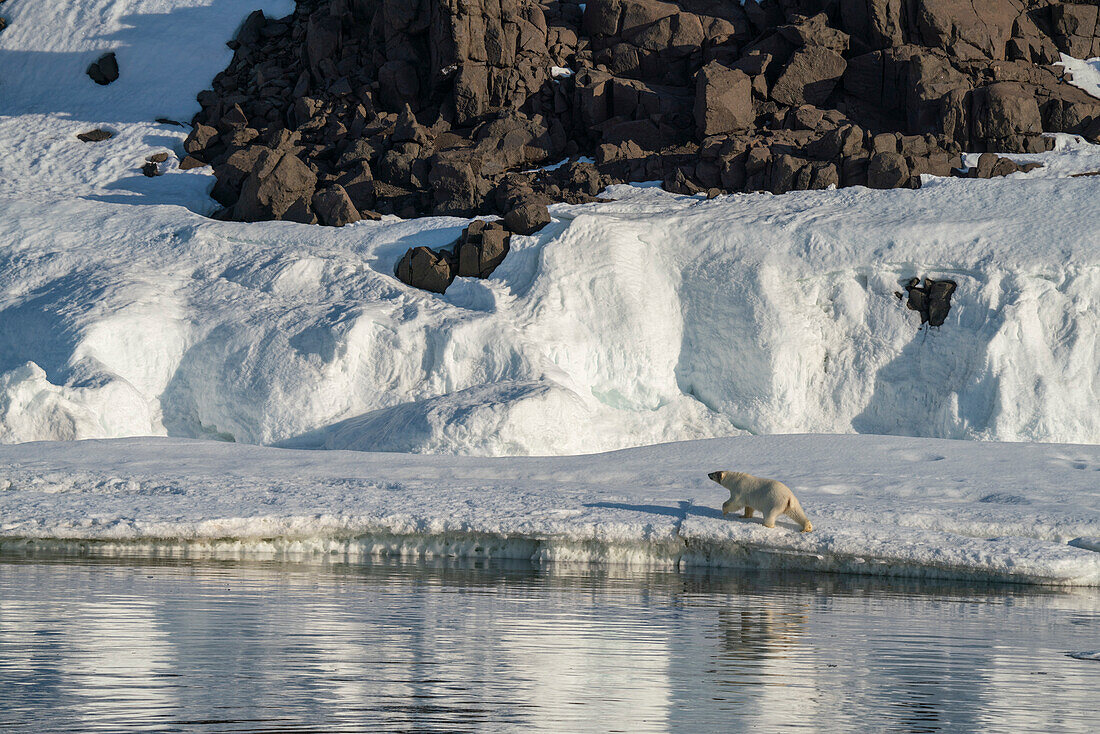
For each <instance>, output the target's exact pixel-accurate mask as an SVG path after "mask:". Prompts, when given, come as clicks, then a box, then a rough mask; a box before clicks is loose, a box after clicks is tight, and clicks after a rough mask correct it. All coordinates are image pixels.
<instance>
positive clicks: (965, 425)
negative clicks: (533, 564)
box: [0, 0, 1100, 584]
mask: <svg viewBox="0 0 1100 734" xmlns="http://www.w3.org/2000/svg"><path fill="white" fill-rule="evenodd" d="M257 7H261V8H263V9H264V10H265V11H266V12H268V14H269V15H272V16H279V15H282V14H285V13H287V12H289V11H290V10H291V9H292V7H293V5H292V3H291V2H290V0H265V1H263V2H261V1H260V0H218V1H217V2H213V0H89V2H83V3H76V4H74V3H62V2H56V1H54V0H50V1H49V2H47V1H45V0H43V1H42V2H36V3H29V2H15V1H12V2H8V3H6V4H5V5H4V14H5V16H6V17H7V18H8V19H9V21H10V26H9V27H8V28H7V29H6V30H5V31H3V32H2V33H0V57H2V58H3V59H4V75H3V78H2V79H0V95H2V97H3V100H4V104H3V108H2V110H0V149H2V150H3V151H4V154H3V155H2V156H0V182H2V183H3V186H0V443H4V444H20V445H12V446H0V463H3V464H4V466H3V470H2V472H0V538H2V540H0V550H3V551H5V552H6V551H20V550H23V551H25V550H27V548H28V547H29V546H28V541H29V540H30V539H34V541H35V543H34V546H35V547H40V546H41V545H42V544H43V543H45V544H46V545H47V546H51V544H52V547H58V548H63V547H70V545H67V544H73V545H72V546H71V547H85V546H87V545H88V543H93V546H94V550H96V552H114V551H112V550H111V549H114V550H117V551H118V552H128V551H131V550H134V549H136V548H145V549H146V550H150V552H166V553H167V552H171V553H198V552H217V553H234V552H241V553H245V552H247V553H250V554H252V553H264V552H266V553H280V554H287V553H305V554H311V553H317V552H322V551H324V552H330V551H331V552H335V553H337V554H344V555H350V556H355V555H358V554H364V553H374V552H395V553H403V554H407V555H414V556H424V555H431V554H438V553H444V554H449V555H473V556H479V555H482V556H483V555H488V556H506V557H524V558H535V559H542V560H554V561H562V560H570V559H572V560H584V561H610V560H616V561H623V562H629V563H638V564H646V565H664V566H680V565H685V564H705V565H735V566H754V567H770V566H779V567H794V568H803V569H816V570H829V571H855V572H865V573H879V574H890V575H928V576H948V577H963V578H983V579H999V580H1010V581H1022V582H1041V583H1054V584H1096V583H1100V582H1098V581H1097V579H1098V578H1100V570H1098V564H1100V560H1098V559H1100V553H1097V552H1095V551H1096V549H1097V547H1100V527H1098V518H1100V513H1098V512H1097V510H1098V509H1100V507H1098V506H1097V498H1096V492H1097V487H1098V485H1100V482H1098V481H1097V480H1098V478H1100V475H1098V474H1097V473H1096V470H1097V467H1100V458H1098V454H1097V448H1096V447H1095V446H1089V445H1086V444H1098V443H1100V411H1098V410H1097V409H1096V406H1097V405H1100V370H1098V369H1097V365H1098V364H1100V309H1098V308H1097V306H1098V301H1097V297H1098V294H1100V228H1097V227H1096V226H1095V224H1096V222H1097V221H1100V196H1098V193H1100V177H1097V176H1084V177H1077V176H1075V174H1079V173H1091V172H1095V171H1100V147H1098V146H1094V145H1090V144H1088V143H1087V142H1085V141H1084V140H1082V139H1081V138H1077V137H1074V136H1066V135H1062V136H1057V141H1056V142H1057V144H1056V149H1055V150H1054V151H1051V152H1049V153H1043V154H1037V155H1030V156H1027V155H1020V156H1016V155H1014V156H1012V157H1013V158H1014V159H1016V160H1037V161H1040V162H1042V163H1043V164H1044V167H1043V168H1040V169H1037V170H1035V171H1031V172H1029V173H1026V174H1016V175H1013V176H1011V177H1008V178H1005V179H996V180H990V181H977V180H959V179H934V178H930V177H929V178H926V179H925V182H924V183H925V185H924V187H923V188H922V189H921V190H919V191H910V190H899V191H871V190H868V189H863V188H849V189H843V190H839V191H824V192H799V193H793V194H788V195H784V196H772V195H770V194H744V195H734V196H722V197H718V198H716V199H712V200H706V199H705V198H702V197H693V196H678V195H674V194H669V193H667V192H664V191H661V190H660V189H659V188H655V187H652V186H646V185H634V186H616V187H612V188H611V189H609V190H608V191H607V192H605V193H604V196H605V197H606V198H608V199H613V201H607V202H602V203H593V204H587V205H582V206H570V205H562V204H559V205H555V206H554V207H552V209H551V213H552V216H553V222H552V223H551V224H550V225H548V226H547V227H546V228H544V229H543V230H542V231H541V232H539V233H537V234H535V235H533V236H529V237H519V236H517V237H515V238H513V240H512V250H511V252H510V254H509V256H508V258H507V259H506V260H505V262H504V264H503V265H502V266H501V267H500V268H498V270H497V271H496V272H495V273H494V274H493V277H492V278H490V279H488V280H468V279H459V280H458V281H456V282H455V283H454V285H452V286H451V288H450V289H449V290H448V291H447V294H446V295H445V296H437V295H435V294H431V293H426V292H423V291H419V290H416V289H411V288H408V287H406V286H404V285H403V284H401V283H400V282H398V281H397V280H396V279H395V278H394V277H393V275H392V270H393V264H394V262H395V261H396V260H397V259H398V258H399V257H400V256H401V254H402V253H403V252H404V251H405V250H406V249H407V248H408V247H410V246H413V245H427V246H430V247H442V246H446V245H448V244H449V243H450V242H452V241H453V240H454V239H455V238H456V237H457V236H458V234H459V233H460V231H461V229H462V227H463V226H465V224H466V220H463V219H456V218H424V219H418V220H410V221H402V220H399V219H397V218H395V217H387V218H385V219H384V220H383V221H380V222H370V221H364V222H360V223H357V224H355V225H352V226H347V227H343V228H340V229H334V228H324V227H316V226H305V225H297V224H293V223H285V222H270V223H259V224H241V223H233V222H219V221H214V220H211V219H208V218H206V217H205V216H204V215H205V214H208V213H210V212H211V211H212V210H213V209H214V208H215V204H214V203H213V202H212V200H211V199H209V197H208V196H207V192H208V190H209V188H210V186H211V184H212V181H213V179H212V176H211V174H210V172H209V170H208V169H195V170H192V171H187V172H182V171H179V170H178V168H176V166H175V164H174V162H175V161H176V160H178V158H179V157H180V156H181V155H182V147H181V146H182V141H183V138H184V137H185V135H186V129H185V128H181V127H179V126H175V125H171V124H162V123H156V122H155V121H154V120H155V118H158V117H162V118H170V119H176V120H181V121H184V122H186V121H188V120H189V119H190V117H191V115H192V114H193V113H194V112H195V111H197V109H198V106H197V103H196V102H195V95H196V93H197V92H198V91H200V90H201V89H203V88H204V87H206V86H208V84H209V81H210V79H211V78H212V77H213V75H214V74H215V73H216V72H217V71H219V70H220V69H222V68H224V67H225V65H226V63H227V62H228V60H229V58H230V56H231V54H230V51H229V50H228V49H227V48H226V47H225V46H224V42H225V41H226V40H228V39H229V38H231V37H232V35H233V33H234V31H235V29H236V27H237V26H238V25H239V23H240V22H241V20H242V19H243V18H244V17H245V16H246V15H247V14H248V13H249V12H250V11H252V10H253V9H255V8H257ZM107 50H114V51H115V52H116V53H117V55H118V60H119V65H120V78H119V80H118V81H117V82H115V83H113V84H111V85H109V86H107V87H100V86H97V85H95V84H94V83H92V82H91V80H90V79H88V77H87V76H86V75H85V73H84V69H85V68H86V67H87V65H88V64H89V63H90V62H91V61H94V60H95V59H96V58H98V56H99V55H100V54H102V53H103V52H105V51H107ZM1081 63H1085V62H1081ZM1090 63H1091V62H1090ZM1090 68H1094V67H1090ZM1086 78H1087V75H1085V74H1081V73H1077V74H1075V81H1076V82H1077V83H1083V80H1085V79H1086ZM93 127H104V128H107V129H109V130H112V131H113V132H115V136H114V137H113V138H111V139H110V140H108V141H105V142H101V143H94V144H87V143H82V142H80V141H78V140H77V139H76V138H75V135H76V134H77V133H79V132H82V131H85V130H88V129H90V128H93ZM161 150H166V151H170V152H171V154H172V157H171V158H170V162H169V164H168V165H167V167H166V168H167V172H166V174H165V175H164V176H160V177H157V178H146V177H144V176H142V175H141V174H140V172H139V168H140V165H141V164H142V162H143V161H144V159H145V157H146V156H147V155H149V154H151V153H154V152H158V151H161ZM916 276H928V277H933V278H951V279H953V280H955V281H956V282H957V283H958V290H957V291H956V293H955V296H954V299H953V308H952V310H951V313H950V315H949V317H948V319H947V322H946V323H945V324H944V325H943V327H942V328H939V329H933V330H927V329H925V330H921V329H918V326H919V319H918V317H917V315H916V314H915V313H914V312H911V311H908V310H906V308H905V307H904V304H903V302H902V301H900V300H899V299H898V298H896V297H895V296H894V293H895V292H897V291H901V290H902V285H903V284H904V283H905V282H906V281H907V280H908V279H909V278H911V277H916ZM749 434H864V435H832V436H829V435H818V436H803V435H791V436H782V435H773V436H751V435H749ZM871 434H893V435H894V437H881V436H876V435H871ZM136 436H144V437H146V438H130V439H127V438H125V437H136ZM156 436H159V437H164V438H159V439H158V438H148V437H156ZM715 437H726V438H718V439H715ZM906 437H910V438H906ZM921 437H925V438H921ZM73 439H113V440H110V441H92V442H78V443H23V442H40V441H47V442H48V441H71V440H73ZM190 439H206V440H201V441H195V440H190ZM702 439H714V440H710V441H707V440H702ZM937 439H969V441H964V442H961V441H943V440H937ZM975 440H979V441H982V442H986V443H979V442H976V441H975ZM673 441H690V443H679V444H670V443H669V442H673ZM1008 441H1026V442H1047V443H1046V444H1043V445H1038V444H1024V443H999V442H1008ZM226 442H237V443H236V444H230V443H226ZM246 444H257V445H246ZM260 444H262V445H266V446H267V447H265V446H260ZM647 444H658V445H655V446H652V447H650V448H637V449H631V450H628V451H625V452H622V453H611V454H607V453H599V452H607V451H613V450H616V449H626V448H628V447H637V446H644V445H647ZM1074 444H1080V445H1074ZM272 446H278V447H284V448H271V447H272ZM305 448H310V449H314V448H324V449H330V450H331V451H329V452H324V453H321V452H316V451H301V450H298V449H305ZM342 450H354V451H356V452H360V453H351V452H344V451H342ZM382 451H385V452H407V453H406V455H401V454H395V453H389V454H383V453H377V452H382ZM371 452H374V453H371ZM410 453H412V454H451V455H459V456H457V457H455V456H438V455H437V456H413V455H407V454H410ZM572 454H589V456H572V457H567V456H562V457H561V458H513V459H508V460H500V459H493V458H487V457H492V456H524V455H527V456H531V455H542V456H549V455H572ZM461 455H469V456H461ZM936 457H942V458H936ZM723 465H726V466H725V468H736V469H741V470H746V471H751V472H752V473H756V474H761V475H765V476H776V477H777V478H783V479H785V480H786V481H788V483H789V484H791V486H792V487H794V488H795V491H796V493H797V494H798V495H799V497H800V499H801V500H802V503H803V505H804V506H805V507H806V509H807V511H808V512H809V514H810V516H811V518H812V519H813V521H814V526H815V528H816V530H815V532H814V533H812V534H810V535H799V534H797V533H793V532H788V531H789V530H790V528H787V529H786V530H782V531H775V532H772V531H766V530H764V529H763V528H761V527H759V525H757V524H754V523H746V522H739V521H730V520H727V519H723V518H721V517H720V516H719V514H718V512H717V510H716V509H715V508H717V507H719V506H720V504H721V501H722V499H724V498H722V497H720V496H719V493H720V490H719V489H718V488H717V487H716V485H715V486H714V487H712V486H709V483H708V482H707V480H706V478H705V474H706V471H709V470H713V469H716V468H723Z"/></svg>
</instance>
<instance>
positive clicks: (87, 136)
mask: <svg viewBox="0 0 1100 734" xmlns="http://www.w3.org/2000/svg"><path fill="white" fill-rule="evenodd" d="M113 135H114V133H113V132H111V131H110V130H104V129H103V128H96V129H94V130H86V131H84V132H82V133H79V134H78V135H77V136H76V137H77V140H80V141H83V142H85V143H99V142H102V141H104V140H108V139H110V138H111V137H112V136H113Z"/></svg>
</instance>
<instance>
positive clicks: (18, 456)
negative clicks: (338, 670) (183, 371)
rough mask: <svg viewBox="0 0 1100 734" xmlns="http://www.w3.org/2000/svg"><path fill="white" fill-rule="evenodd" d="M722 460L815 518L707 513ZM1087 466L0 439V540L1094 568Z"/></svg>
mask: <svg viewBox="0 0 1100 734" xmlns="http://www.w3.org/2000/svg"><path fill="white" fill-rule="evenodd" d="M723 468H727V469H738V470H745V471H750V472H752V473H754V474H757V475H760V476H767V477H776V478H780V479H783V480H785V481H786V482H787V483H788V484H789V485H790V486H791V488H792V489H793V490H794V492H795V494H796V495H797V496H798V498H799V500H800V501H801V503H802V506H803V507H804V508H805V509H806V512H807V513H808V514H809V516H810V518H811V520H812V521H813V525H814V531H813V532H811V533H799V532H798V527H797V526H796V525H795V524H794V523H793V522H791V521H789V520H787V519H786V518H780V520H779V522H778V524H777V526H776V528H774V529H767V528H764V527H763V526H762V525H761V518H760V517H759V514H758V516H757V517H756V518H754V519H752V520H744V519H741V518H723V517H722V515H721V511H720V509H719V508H720V507H721V505H722V502H723V501H724V500H726V499H727V498H728V497H729V493H728V492H726V491H725V490H723V489H722V488H721V487H720V486H719V485H717V484H715V483H713V482H711V481H710V480H709V479H707V476H706V473H707V472H708V471H713V470H715V469H723ZM1098 477H1100V448H1098V447H1095V446H1055V445H1049V444H999V443H992V442H975V441H944V440H935V439H912V438H902V437H891V436H741V437H734V438H726V439H714V440H708V441H694V442H690V443H681V444H668V445H661V446H651V447H646V448H640V449H629V450H625V451H619V452H614V453H609V454H597V455H588V456H579V457H548V458H534V457H513V458H506V459H505V458H475V457H450V456H409V455H405V456H400V455H396V454H376V453H357V452H317V451H291V450H287V449H272V448H263V447H256V446H234V445H230V444H218V443H212V442H209V441H202V442H200V441H186V440H180V439H150V438H145V439H120V440H114V441H82V442H66V443H60V444H48V443H47V444H23V445H20V446H0V553H34V552H40V551H42V550H49V551H55V552H56V551H58V550H61V551H70V552H73V551H75V552H82V553H91V554H93V555H111V554H123V553H143V554H150V553H152V554H158V553H163V554H171V555H185V556H187V555H195V556H198V555H216V556H221V557H231V558H232V557H243V556H247V557H278V558H285V559H288V560H289V559H304V560H310V559H313V560H318V559H325V558H331V559H333V560H337V561H346V560H354V559H355V558H357V557H361V556H363V555H366V554H378V553H385V554H397V555H401V556H404V557H410V558H425V557H437V556H463V557H474V558H524V559H532V560H536V561H549V562H568V561H580V562H593V561H594V562H619V563H628V564H632V565H642V566H658V567H664V568H675V567H680V566H685V565H708V566H732V567H762V568H795V569H808V570H826V571H846V572H857V573H869V574H880V575H890V576H925V577H936V578H971V579H982V580H999V581H1015V582H1022V583H1047V584H1061V585H1093V586H1095V585H1100V552H1097V551H1098V550H1100V482H1098V481H1097V478H1098ZM1090 547H1091V548H1092V549H1091V550H1090Z"/></svg>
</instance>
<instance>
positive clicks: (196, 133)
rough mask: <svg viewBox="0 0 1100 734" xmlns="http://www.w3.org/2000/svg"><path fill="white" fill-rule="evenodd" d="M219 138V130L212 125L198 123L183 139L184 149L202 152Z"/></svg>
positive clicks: (192, 152) (191, 151) (190, 151)
mask: <svg viewBox="0 0 1100 734" xmlns="http://www.w3.org/2000/svg"><path fill="white" fill-rule="evenodd" d="M217 138H218V130H217V128H214V127H212V126H210V125H203V124H201V123H200V124H198V125H195V127H194V129H193V130H191V132H190V133H188V135H187V139H186V140H184V141H183V149H184V150H185V151H187V152H188V153H191V154H195V153H201V152H202V151H204V150H206V149H207V148H208V147H209V146H210V144H211V143H213V142H214V141H215V140H217Z"/></svg>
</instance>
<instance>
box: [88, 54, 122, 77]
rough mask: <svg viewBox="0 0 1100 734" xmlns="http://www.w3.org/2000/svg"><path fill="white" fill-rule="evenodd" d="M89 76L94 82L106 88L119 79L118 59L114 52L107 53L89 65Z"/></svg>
mask: <svg viewBox="0 0 1100 734" xmlns="http://www.w3.org/2000/svg"><path fill="white" fill-rule="evenodd" d="M87 73H88V76H90V77H91V78H92V81H93V82H95V83H96V84H99V85H101V86H106V85H108V84H110V83H111V82H113V81H115V80H116V79H118V59H116V58H115V53H114V51H111V52H109V53H105V54H103V55H102V56H100V57H99V58H98V59H96V60H95V61H93V62H92V63H91V64H89V65H88V71H87Z"/></svg>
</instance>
